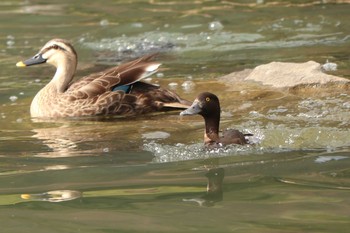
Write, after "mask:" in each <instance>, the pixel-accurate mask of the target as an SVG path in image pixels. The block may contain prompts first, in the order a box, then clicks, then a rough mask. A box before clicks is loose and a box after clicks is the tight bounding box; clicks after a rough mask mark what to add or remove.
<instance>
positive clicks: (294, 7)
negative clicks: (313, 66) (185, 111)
mask: <svg viewBox="0 0 350 233" xmlns="http://www.w3.org/2000/svg"><path fill="white" fill-rule="evenodd" d="M337 2H339V1H329V3H327V4H326V3H322V4H321V3H317V2H314V1H303V2H302V3H301V2H300V1H278V2H268V1H267V2H265V3H264V1H194V2H182V1H171V2H169V1H129V2H127V3H124V2H123V1H104V2H103V4H102V3H100V2H96V1H74V3H72V2H71V1H66V0H63V1H50V3H46V2H42V1H14V0H11V1H5V2H1V3H0V6H1V8H0V30H1V36H0V61H1V64H0V69H1V73H0V106H1V107H0V132H1V134H0V139H1V140H0V219H1V220H0V221H1V229H2V232H11V233H12V232H23V231H36V232H80V231H81V232H197V231H201V232H269V233H270V232H347V231H348V229H349V227H350V218H349V204H350V199H349V188H350V178H349V174H350V173H349V165H350V162H349V157H350V147H349V146H350V144H349V135H350V127H349V119H350V113H349V109H350V93H349V91H348V90H343V89H334V88H332V87H329V88H323V89H314V90H312V89H311V90H308V91H303V90H297V91H294V92H288V91H285V90H276V89H271V88H269V87H264V86H260V85H258V84H247V83H237V84H236V85H234V86H228V85H225V83H222V82H219V81H218V80H217V79H216V78H217V77H219V76H222V75H225V74H228V73H230V72H233V71H239V70H243V69H245V68H253V67H255V66H257V65H260V64H265V63H268V62H271V61H289V62H305V61H308V60H315V61H317V62H319V63H322V64H323V63H325V62H326V61H327V60H328V61H330V62H334V63H336V64H337V65H338V69H337V70H336V71H333V72H331V74H335V75H338V76H342V77H345V78H349V70H350V65H349V54H348V51H349V47H350V44H349V43H350V42H349V41H350V30H349V28H350V25H349V22H350V15H349V14H348V12H349V10H350V5H349V4H348V3H347V2H346V1H343V2H344V3H337ZM55 37H60V38H66V39H69V40H70V41H72V43H73V44H74V46H75V48H76V49H77V51H78V54H79V66H78V71H77V77H82V76H83V75H85V74H88V73H89V72H95V71H99V70H101V69H103V68H106V67H109V66H111V65H114V64H116V63H119V62H121V61H123V60H128V59H132V58H136V57H138V56H141V55H143V54H148V53H152V52H160V53H161V56H160V58H159V59H160V60H161V61H162V63H163V66H162V67H163V68H164V69H163V70H161V71H160V72H159V74H157V75H154V76H153V77H152V79H151V80H149V81H150V82H152V83H158V84H160V85H162V86H164V87H168V88H170V89H172V90H174V91H176V92H177V93H179V94H180V95H181V96H183V97H184V98H187V99H189V100H192V99H194V98H195V96H196V95H197V93H199V92H201V91H211V92H214V93H216V94H217V95H218V96H219V97H220V100H221V105H222V123H221V127H222V128H233V127H234V128H238V129H240V130H242V131H244V132H250V133H253V134H254V137H253V138H251V140H252V141H253V142H255V143H256V145H255V146H232V147H228V148H223V149H219V150H213V151H206V150H204V149H203V145H202V137H203V135H202V134H203V122H202V119H201V118H200V117H182V118H180V117H179V116H178V112H172V113H161V114H151V115H147V116H140V117H133V118H128V119H120V118H89V119H62V120H54V121H37V120H34V119H31V118H30V116H29V106H30V102H31V100H32V98H33V97H34V95H35V93H36V92H37V91H38V90H39V89H40V88H41V87H42V86H43V85H45V84H46V83H47V82H48V81H49V80H50V78H51V77H52V75H53V72H54V69H53V68H51V67H48V66H46V65H42V66H36V67H30V68H26V69H19V68H16V67H15V64H16V62H17V61H19V60H22V59H25V58H28V57H30V56H32V55H34V54H35V53H36V52H37V51H38V50H39V49H40V48H41V46H42V45H43V44H45V43H46V41H48V40H50V39H52V38H55ZM208 183H211V184H213V185H211V186H210V187H211V190H209V191H207V184H208Z"/></svg>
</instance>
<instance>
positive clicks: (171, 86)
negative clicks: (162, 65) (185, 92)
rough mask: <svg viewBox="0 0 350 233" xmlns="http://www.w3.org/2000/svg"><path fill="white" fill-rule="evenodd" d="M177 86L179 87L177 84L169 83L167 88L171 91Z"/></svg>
mask: <svg viewBox="0 0 350 233" xmlns="http://www.w3.org/2000/svg"><path fill="white" fill-rule="evenodd" d="M178 85H179V84H178V83H176V82H171V83H169V84H168V86H169V87H170V88H171V89H175V88H177V86H178Z"/></svg>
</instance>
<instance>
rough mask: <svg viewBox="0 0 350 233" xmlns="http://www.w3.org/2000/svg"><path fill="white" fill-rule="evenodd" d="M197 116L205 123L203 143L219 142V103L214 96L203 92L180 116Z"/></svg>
mask: <svg viewBox="0 0 350 233" xmlns="http://www.w3.org/2000/svg"><path fill="white" fill-rule="evenodd" d="M195 114H199V115H201V116H203V118H204V121H205V133H204V143H205V144H211V143H215V142H218V141H219V124H220V103H219V99H218V97H217V96H216V95H214V94H212V93H209V92H203V93H201V94H199V95H198V97H197V98H196V99H195V100H194V101H193V103H192V105H191V106H190V107H189V108H188V109H186V110H185V111H183V112H181V113H180V115H181V116H185V115H195Z"/></svg>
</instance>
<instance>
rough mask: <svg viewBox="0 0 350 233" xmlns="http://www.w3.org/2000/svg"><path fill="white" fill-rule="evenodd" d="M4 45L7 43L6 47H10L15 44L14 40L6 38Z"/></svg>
mask: <svg viewBox="0 0 350 233" xmlns="http://www.w3.org/2000/svg"><path fill="white" fill-rule="evenodd" d="M6 45H7V46H8V47H12V46H14V45H15V41H14V40H7V41H6Z"/></svg>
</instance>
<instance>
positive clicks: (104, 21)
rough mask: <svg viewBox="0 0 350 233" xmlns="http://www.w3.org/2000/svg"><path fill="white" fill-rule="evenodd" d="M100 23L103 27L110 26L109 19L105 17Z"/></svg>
mask: <svg viewBox="0 0 350 233" xmlns="http://www.w3.org/2000/svg"><path fill="white" fill-rule="evenodd" d="M100 25H101V26H103V27H104V26H108V25H109V21H108V20H107V19H103V20H101V21H100Z"/></svg>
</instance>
